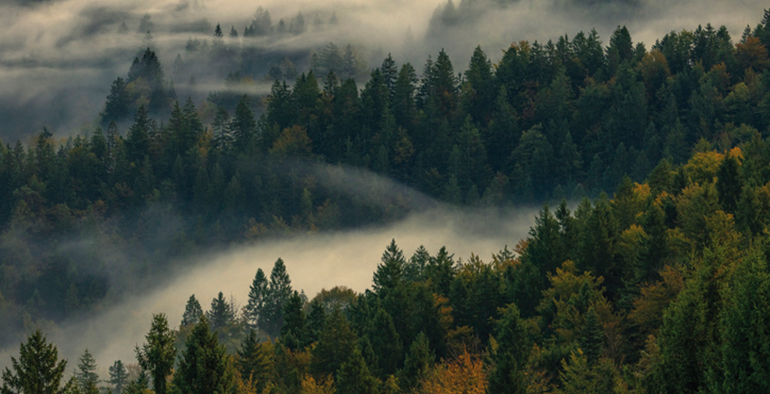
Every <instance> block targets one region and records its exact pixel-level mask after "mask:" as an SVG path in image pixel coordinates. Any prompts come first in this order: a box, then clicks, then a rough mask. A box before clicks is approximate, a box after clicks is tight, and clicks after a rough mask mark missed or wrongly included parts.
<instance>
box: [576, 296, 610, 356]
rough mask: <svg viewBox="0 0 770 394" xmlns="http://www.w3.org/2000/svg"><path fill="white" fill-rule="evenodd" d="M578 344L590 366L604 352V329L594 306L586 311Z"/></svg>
mask: <svg viewBox="0 0 770 394" xmlns="http://www.w3.org/2000/svg"><path fill="white" fill-rule="evenodd" d="M578 344H579V345H580V349H581V350H582V351H583V354H584V355H585V358H586V361H587V362H588V366H589V367H591V366H593V365H594V364H596V362H597V361H599V359H600V358H601V357H602V355H603V354H604V330H603V329H602V324H601V323H600V322H599V319H598V318H597V317H596V311H595V310H594V308H593V307H591V308H589V309H588V312H587V313H586V322H585V324H584V325H583V328H582V329H581V330H580V338H579V340H578Z"/></svg>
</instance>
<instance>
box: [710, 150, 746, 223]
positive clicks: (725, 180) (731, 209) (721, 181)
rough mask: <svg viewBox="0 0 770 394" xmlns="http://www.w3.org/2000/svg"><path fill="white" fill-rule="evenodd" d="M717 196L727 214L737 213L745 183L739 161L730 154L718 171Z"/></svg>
mask: <svg viewBox="0 0 770 394" xmlns="http://www.w3.org/2000/svg"><path fill="white" fill-rule="evenodd" d="M716 187H717V194H718V195H719V204H721V205H722V209H724V211H725V212H727V213H732V214H735V213H736V209H737V207H738V201H739V200H740V198H741V190H742V189H743V182H742V181H741V176H740V173H739V167H738V161H737V160H736V159H735V158H734V157H733V156H732V155H730V154H727V155H726V157H725V158H724V159H723V160H722V163H721V164H720V165H719V169H718V170H717V182H716Z"/></svg>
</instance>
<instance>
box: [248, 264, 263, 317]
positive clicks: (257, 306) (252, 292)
mask: <svg viewBox="0 0 770 394" xmlns="http://www.w3.org/2000/svg"><path fill="white" fill-rule="evenodd" d="M266 298H267V278H266V277H265V273H264V271H262V268H258V269H257V273H256V275H255V276H254V280H253V281H252V282H251V286H250V287H249V302H248V304H246V308H245V310H244V315H245V317H246V322H247V324H248V325H249V327H251V328H252V329H257V328H260V327H261V326H262V325H263V324H264V322H262V319H263V316H262V314H263V311H264V307H265V301H266Z"/></svg>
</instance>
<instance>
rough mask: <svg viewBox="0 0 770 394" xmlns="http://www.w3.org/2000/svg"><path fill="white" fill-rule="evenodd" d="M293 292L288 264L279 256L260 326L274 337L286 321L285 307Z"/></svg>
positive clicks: (271, 275) (274, 266) (272, 274)
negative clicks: (287, 269) (284, 317)
mask: <svg viewBox="0 0 770 394" xmlns="http://www.w3.org/2000/svg"><path fill="white" fill-rule="evenodd" d="M291 293H292V290H291V279H289V274H288V273H287V272H286V265H285V264H284V263H283V260H282V259H280V258H279V259H278V260H276V262H275V265H273V270H272V271H271V272H270V284H269V287H268V290H267V294H266V297H265V303H264V307H263V311H264V314H263V315H261V316H260V325H261V324H262V321H263V319H262V318H263V316H264V325H263V326H261V327H260V328H261V329H263V330H265V331H266V332H267V333H268V334H269V335H271V336H273V337H275V336H278V334H279V333H280V332H281V327H283V323H284V319H283V308H284V306H285V305H286V303H287V302H288V300H289V297H290V296H291Z"/></svg>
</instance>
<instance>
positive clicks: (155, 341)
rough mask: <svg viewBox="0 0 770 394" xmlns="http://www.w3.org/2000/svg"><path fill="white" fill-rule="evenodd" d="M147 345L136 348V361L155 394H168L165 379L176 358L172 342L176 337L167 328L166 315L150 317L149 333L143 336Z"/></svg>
mask: <svg viewBox="0 0 770 394" xmlns="http://www.w3.org/2000/svg"><path fill="white" fill-rule="evenodd" d="M145 339H146V340H147V343H145V344H144V345H142V347H141V348H140V347H139V346H137V347H136V359H137V361H139V366H141V367H142V370H144V371H147V372H149V374H150V376H151V377H152V386H153V389H154V391H155V393H156V394H166V393H168V384H167V383H166V378H167V377H168V376H169V375H170V374H171V372H172V369H173V367H174V359H175V358H176V347H175V346H174V342H175V341H176V336H175V335H174V333H173V332H172V331H171V330H170V329H169V327H168V320H167V319H166V315H164V314H162V313H160V314H157V315H153V316H152V325H151V327H150V332H148V333H147V335H145Z"/></svg>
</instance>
